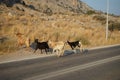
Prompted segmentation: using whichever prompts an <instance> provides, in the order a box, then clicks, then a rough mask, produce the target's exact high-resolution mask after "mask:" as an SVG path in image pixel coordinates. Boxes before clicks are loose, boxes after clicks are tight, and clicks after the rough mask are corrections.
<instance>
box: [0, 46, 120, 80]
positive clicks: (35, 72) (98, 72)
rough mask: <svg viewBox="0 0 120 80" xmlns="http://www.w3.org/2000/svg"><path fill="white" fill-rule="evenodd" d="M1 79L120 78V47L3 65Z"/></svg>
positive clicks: (84, 79)
mask: <svg viewBox="0 0 120 80" xmlns="http://www.w3.org/2000/svg"><path fill="white" fill-rule="evenodd" d="M0 80H120V46H114V47H109V48H101V49H95V50H94V49H93V50H85V51H84V52H83V53H79V54H70V55H66V56H63V57H60V58H58V57H56V56H52V57H46V58H39V59H31V60H24V61H16V62H10V63H4V64H0Z"/></svg>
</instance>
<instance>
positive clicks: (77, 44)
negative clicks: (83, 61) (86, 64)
mask: <svg viewBox="0 0 120 80" xmlns="http://www.w3.org/2000/svg"><path fill="white" fill-rule="evenodd" d="M67 43H68V44H69V46H70V47H71V48H72V50H74V49H75V48H76V46H78V47H79V48H80V47H82V43H81V42H80V41H74V42H69V41H67Z"/></svg>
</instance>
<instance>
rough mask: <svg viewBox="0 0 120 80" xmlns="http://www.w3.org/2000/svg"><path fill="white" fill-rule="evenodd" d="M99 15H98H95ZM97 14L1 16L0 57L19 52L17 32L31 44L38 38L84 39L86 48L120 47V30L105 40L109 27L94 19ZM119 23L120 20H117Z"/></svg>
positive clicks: (44, 39)
mask: <svg viewBox="0 0 120 80" xmlns="http://www.w3.org/2000/svg"><path fill="white" fill-rule="evenodd" d="M96 15H97V14H96ZM93 17H94V15H83V14H82V15H61V14H55V15H51V16H47V15H45V14H39V15H38V14H37V13H36V15H35V14H34V15H31V14H28V13H24V14H22V13H21V12H19V14H18V15H14V14H11V13H9V12H7V13H4V14H3V13H0V38H1V39H2V38H3V37H6V38H7V39H6V40H4V42H1V43H0V54H2V53H4V52H7V53H9V52H11V51H15V50H18V48H17V37H16V36H15V34H16V33H22V34H23V36H24V37H25V38H27V37H29V38H30V40H31V43H32V42H33V41H34V39H35V38H38V39H39V41H47V40H53V41H67V40H69V41H74V40H81V42H82V43H83V47H84V48H88V47H96V46H104V45H111V44H120V35H119V34H120V31H117V30H115V31H113V32H109V38H108V40H107V41H106V39H105V27H106V24H102V23H101V22H100V21H97V20H95V19H94V18H93ZM115 20H118V21H119V20H120V18H115Z"/></svg>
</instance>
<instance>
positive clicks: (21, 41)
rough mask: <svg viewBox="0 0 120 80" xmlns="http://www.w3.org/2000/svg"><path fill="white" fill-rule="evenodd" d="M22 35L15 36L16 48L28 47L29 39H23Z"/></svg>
mask: <svg viewBox="0 0 120 80" xmlns="http://www.w3.org/2000/svg"><path fill="white" fill-rule="evenodd" d="M22 35H23V34H21V33H17V34H16V36H17V43H18V46H22V45H26V47H30V38H28V37H23V36H22Z"/></svg>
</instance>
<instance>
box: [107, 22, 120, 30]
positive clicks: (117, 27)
mask: <svg viewBox="0 0 120 80" xmlns="http://www.w3.org/2000/svg"><path fill="white" fill-rule="evenodd" d="M109 30H110V31H114V30H119V31H120V23H119V22H113V23H111V24H110V25H109Z"/></svg>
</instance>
